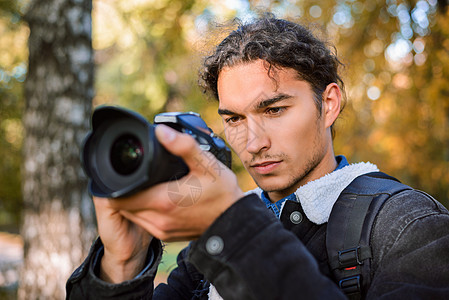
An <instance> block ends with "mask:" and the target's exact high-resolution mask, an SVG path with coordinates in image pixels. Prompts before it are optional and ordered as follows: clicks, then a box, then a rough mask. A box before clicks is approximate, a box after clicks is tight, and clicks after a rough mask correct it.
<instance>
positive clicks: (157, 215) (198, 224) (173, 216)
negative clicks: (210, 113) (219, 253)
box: [109, 125, 243, 241]
mask: <svg viewBox="0 0 449 300" xmlns="http://www.w3.org/2000/svg"><path fill="white" fill-rule="evenodd" d="M156 136H157V138H158V140H159V141H160V142H161V144H162V145H163V146H164V147H165V148H166V149H167V150H168V151H170V152H171V153H173V154H175V155H177V156H180V157H181V158H182V159H183V160H184V162H185V163H186V164H187V166H188V167H189V169H190V172H189V173H188V174H187V175H186V176H184V177H183V178H181V179H180V180H178V181H177V182H165V183H161V184H158V185H155V186H153V187H151V188H149V189H147V190H144V191H142V192H140V193H137V194H135V195H132V196H130V197H128V198H123V199H115V200H109V203H110V205H111V207H113V208H114V209H116V210H117V211H119V212H120V214H121V215H122V216H124V217H125V218H127V219H128V220H130V221H132V222H133V223H135V224H138V225H139V226H141V227H142V228H144V229H145V230H146V231H147V232H149V233H150V234H152V235H153V236H155V237H157V238H159V239H161V240H164V241H177V240H191V239H195V238H198V237H199V236H200V235H201V234H202V233H203V232H204V231H205V230H206V229H207V228H208V227H209V226H210V225H211V224H212V223H213V222H214V221H215V219H216V218H218V216H219V215H220V214H222V213H223V212H224V211H225V210H226V209H227V208H228V207H230V206H231V205H232V204H233V203H234V202H235V201H237V200H238V199H239V198H241V197H242V196H243V192H242V191H241V189H240V188H239V186H238V184H237V178H236V176H235V174H234V173H233V172H232V171H231V170H229V169H228V168H227V167H225V166H224V165H223V164H222V163H221V162H220V161H218V160H217V159H216V158H215V157H214V156H213V154H211V153H209V152H206V151H203V150H201V149H200V147H199V145H198V143H197V142H196V141H195V140H194V139H193V137H191V136H190V135H188V134H183V133H180V132H178V131H176V130H173V129H171V128H169V127H167V126H165V125H158V126H156ZM193 178H194V179H195V180H194V185H195V186H194V187H192V185H191V184H190V185H189V184H185V183H186V181H189V180H190V181H192V179H193ZM174 186H175V187H176V188H177V189H178V190H176V193H177V194H178V195H185V196H188V197H191V205H188V206H185V205H179V204H180V203H178V202H177V201H176V199H174V198H173V192H174V191H173V187H174ZM192 188H194V189H195V190H196V191H192ZM192 192H193V193H192Z"/></svg>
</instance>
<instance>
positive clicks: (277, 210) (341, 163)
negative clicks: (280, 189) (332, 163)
mask: <svg viewBox="0 0 449 300" xmlns="http://www.w3.org/2000/svg"><path fill="white" fill-rule="evenodd" d="M335 159H336V160H337V164H338V165H337V168H335V170H334V171H337V170H340V169H342V168H344V167H346V166H347V165H349V163H348V160H347V159H346V157H344V156H343V155H339V156H336V157H335ZM260 198H261V199H262V201H263V202H264V203H265V205H266V206H267V208H268V209H270V210H271V211H273V213H274V214H275V215H276V217H278V218H279V217H280V215H281V208H282V205H283V204H284V202H285V201H287V200H291V201H297V200H296V195H295V193H292V194H290V195H288V196H287V197H284V198H282V199H281V200H278V201H276V202H274V203H272V202H271V201H270V199H269V198H268V194H267V192H265V191H264V192H263V193H262V195H261V197H260Z"/></svg>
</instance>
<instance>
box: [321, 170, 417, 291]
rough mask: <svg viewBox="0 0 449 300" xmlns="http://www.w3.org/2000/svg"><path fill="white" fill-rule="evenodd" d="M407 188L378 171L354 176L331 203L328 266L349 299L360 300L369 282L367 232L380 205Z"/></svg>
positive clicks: (369, 235)
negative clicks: (333, 202) (332, 204)
mask: <svg viewBox="0 0 449 300" xmlns="http://www.w3.org/2000/svg"><path fill="white" fill-rule="evenodd" d="M409 189H411V188H410V187H408V186H406V185H404V184H402V183H400V182H399V181H398V180H397V179H396V178H394V177H391V176H389V175H387V174H385V173H382V172H373V173H368V174H365V175H362V176H359V177H357V178H356V179H355V180H354V181H353V182H352V183H351V184H350V185H349V186H348V187H346V188H345V189H344V190H343V192H342V193H341V194H340V196H339V198H338V199H337V201H336V202H335V204H334V206H333V208H332V212H331V214H330V216H329V221H328V224H327V229H326V248H327V255H328V260H329V266H330V269H331V272H332V274H333V275H334V277H335V280H336V282H337V283H338V285H339V287H340V288H341V289H342V290H343V291H344V292H345V294H346V295H347V296H348V297H349V298H350V299H360V298H361V297H362V291H366V290H367V288H368V287H369V285H370V282H371V258H372V252H371V245H370V237H371V231H372V227H373V224H374V221H375V219H376V216H377V214H378V212H379V210H380V209H381V207H382V206H383V204H384V203H385V202H386V201H387V200H388V199H389V198H390V197H391V196H392V195H394V194H397V193H399V192H401V191H404V190H409Z"/></svg>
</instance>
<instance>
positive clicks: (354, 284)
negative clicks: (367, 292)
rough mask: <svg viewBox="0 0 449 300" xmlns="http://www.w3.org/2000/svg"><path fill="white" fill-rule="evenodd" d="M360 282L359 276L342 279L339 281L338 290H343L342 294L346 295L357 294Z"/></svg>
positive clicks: (359, 289)
mask: <svg viewBox="0 0 449 300" xmlns="http://www.w3.org/2000/svg"><path fill="white" fill-rule="evenodd" d="M360 281H361V277H360V275H357V276H352V277H348V278H343V279H342V280H340V282H339V283H338V285H339V286H340V289H341V290H343V292H344V293H345V294H347V295H348V294H353V293H358V292H360V291H361V288H360Z"/></svg>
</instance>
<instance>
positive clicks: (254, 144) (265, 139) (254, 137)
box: [246, 118, 271, 154]
mask: <svg viewBox="0 0 449 300" xmlns="http://www.w3.org/2000/svg"><path fill="white" fill-rule="evenodd" d="M263 125H264V124H263V123H261V122H260V121H259V122H258V121H257V120H254V119H251V118H248V123H247V126H248V128H247V140H246V150H247V151H248V152H249V153H251V154H257V153H259V152H261V151H264V150H268V149H269V148H270V146H271V144H270V138H269V136H268V132H267V131H266V130H265V127H264V126H263Z"/></svg>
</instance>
